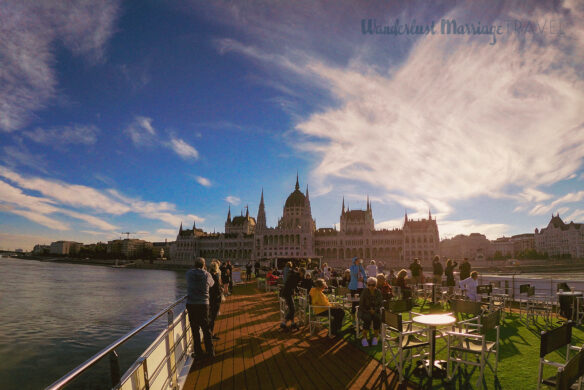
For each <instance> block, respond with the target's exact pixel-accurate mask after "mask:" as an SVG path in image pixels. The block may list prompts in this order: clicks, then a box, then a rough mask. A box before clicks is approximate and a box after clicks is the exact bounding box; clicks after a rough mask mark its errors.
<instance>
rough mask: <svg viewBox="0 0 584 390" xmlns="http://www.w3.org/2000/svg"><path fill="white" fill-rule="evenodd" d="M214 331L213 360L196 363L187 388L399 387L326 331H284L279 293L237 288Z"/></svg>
mask: <svg viewBox="0 0 584 390" xmlns="http://www.w3.org/2000/svg"><path fill="white" fill-rule="evenodd" d="M215 332H216V333H217V335H218V336H219V337H220V338H221V339H220V340H218V341H216V342H215V353H216V357H215V359H213V360H207V361H201V362H196V363H194V364H193V366H192V367H191V371H190V373H189V375H188V378H187V381H186V383H185V386H184V389H188V390H190V389H374V388H379V389H386V388H391V389H394V388H397V382H396V381H395V378H394V375H393V372H392V371H389V370H388V374H389V378H388V379H387V382H385V381H383V380H382V376H381V375H382V372H383V370H382V369H381V365H380V363H379V362H378V361H377V360H375V359H373V358H372V357H371V356H369V355H367V354H366V353H364V352H363V351H361V350H360V349H359V348H358V347H356V346H355V345H353V344H351V343H348V342H347V341H346V340H343V339H341V338H336V339H329V338H328V337H327V336H326V330H323V331H322V332H321V333H320V334H319V335H316V336H310V335H309V333H308V328H300V330H299V331H296V332H284V331H282V330H281V329H280V328H279V309H278V301H277V299H276V294H275V293H274V292H268V293H263V292H259V291H258V290H257V289H256V287H255V283H253V284H252V283H249V284H243V285H239V286H236V287H235V288H234V294H233V295H232V296H230V297H228V298H227V301H226V302H224V303H223V304H222V306H221V314H220V315H219V317H218V319H217V322H216V325H215ZM385 383H387V385H386V384H385ZM408 388H413V387H408Z"/></svg>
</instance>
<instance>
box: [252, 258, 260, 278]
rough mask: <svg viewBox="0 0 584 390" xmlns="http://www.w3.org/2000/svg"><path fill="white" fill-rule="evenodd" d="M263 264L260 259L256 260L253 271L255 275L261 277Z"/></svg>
mask: <svg viewBox="0 0 584 390" xmlns="http://www.w3.org/2000/svg"><path fill="white" fill-rule="evenodd" d="M261 266H262V265H261V264H260V262H259V261H256V262H255V264H254V265H253V272H254V273H255V277H256V278H257V277H259V276H260V267H261Z"/></svg>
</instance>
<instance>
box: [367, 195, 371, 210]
mask: <svg viewBox="0 0 584 390" xmlns="http://www.w3.org/2000/svg"><path fill="white" fill-rule="evenodd" d="M369 209H370V206H369V194H367V211H369Z"/></svg>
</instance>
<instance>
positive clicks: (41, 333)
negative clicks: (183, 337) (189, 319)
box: [0, 256, 186, 390]
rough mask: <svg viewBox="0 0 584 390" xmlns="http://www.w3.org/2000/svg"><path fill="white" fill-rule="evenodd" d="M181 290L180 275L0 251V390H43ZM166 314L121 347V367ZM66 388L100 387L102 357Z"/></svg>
mask: <svg viewBox="0 0 584 390" xmlns="http://www.w3.org/2000/svg"><path fill="white" fill-rule="evenodd" d="M185 293H186V282H185V280H184V272H175V271H161V270H140V269H127V268H111V267H104V266H92V265H80V264H65V263H53V262H40V261H32V260H19V259H12V258H6V257H2V256H0V362H1V363H0V389H35V390H36V389H42V388H44V387H46V386H48V385H50V384H51V383H53V382H54V381H55V380H57V379H59V378H60V377H61V376H63V375H65V374H66V373H67V372H68V371H70V370H72V369H73V368H75V367H77V366H78V365H79V364H81V363H83V362H84V361H85V360H87V359H88V358H90V357H91V356H93V355H94V354H95V353H97V352H98V351H99V350H101V349H102V348H104V347H106V346H108V345H109V344H111V343H112V342H113V341H115V340H116V339H118V338H119V337H121V336H122V335H124V334H126V333H127V332H129V331H130V330H132V329H134V328H135V327H137V326H138V325H140V324H142V323H143V322H144V321H146V320H147V319H149V318H150V317H152V316H153V315H154V314H156V313H158V312H159V311H161V310H162V309H164V308H165V307H166V306H168V305H169V304H171V303H172V302H174V301H176V300H177V299H178V298H180V297H181V296H183V295H184V294H185ZM165 321H166V316H163V318H162V319H161V320H159V321H157V322H156V323H155V324H154V326H153V327H151V328H149V330H148V331H146V332H144V333H143V334H141V335H140V336H138V337H137V338H136V339H135V340H131V341H129V342H128V343H126V344H125V345H124V346H122V347H121V348H120V350H119V351H118V353H119V355H120V362H121V369H122V372H124V371H125V370H126V369H127V368H128V367H129V365H130V364H131V363H132V362H133V361H134V360H135V359H136V358H137V357H138V355H139V354H140V353H141V352H142V351H143V350H144V349H145V348H146V347H147V346H148V345H149V344H150V343H151V342H152V340H153V339H154V338H155V336H156V335H157V334H158V333H159V332H160V331H161V330H162V329H163V327H164V326H165ZM104 360H105V361H104V362H103V363H102V364H98V365H97V366H95V368H94V369H92V370H90V372H89V373H88V374H86V375H84V376H82V377H80V378H79V379H78V380H76V381H75V382H74V383H73V384H72V385H71V386H69V387H67V388H68V389H106V388H111V385H110V383H109V362H108V360H107V359H104Z"/></svg>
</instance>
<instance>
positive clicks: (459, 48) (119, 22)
mask: <svg viewBox="0 0 584 390" xmlns="http://www.w3.org/2000/svg"><path fill="white" fill-rule="evenodd" d="M454 24H456V25H457V30H454ZM0 25H1V26H2V28H1V29H0V69H1V70H0V249H10V250H13V249H16V248H22V249H25V250H29V249H32V247H33V246H34V245H35V244H49V243H50V242H52V241H57V240H73V241H78V242H83V243H93V242H98V241H108V240H112V239H117V238H120V237H124V238H125V237H130V238H140V239H145V240H149V241H163V240H164V239H168V240H169V241H171V240H174V239H175V238H176V235H177V231H178V227H179V226H180V224H181V223H182V224H183V226H184V227H186V228H191V227H192V226H193V224H196V226H197V227H198V228H203V229H204V230H205V231H208V232H213V231H217V232H223V231H224V223H225V219H226V216H227V211H228V208H229V207H230V208H231V212H232V215H238V214H240V213H245V210H246V208H249V212H250V215H252V216H256V215H257V210H258V206H259V201H260V195H261V193H262V190H263V192H264V199H265V204H266V216H267V223H268V226H275V225H276V224H277V222H278V218H280V217H281V216H282V209H283V206H284V202H285V200H286V198H287V196H288V195H289V194H290V193H291V192H292V191H293V189H294V184H295V182H296V175H297V173H298V176H299V181H300V185H301V187H302V189H303V190H305V189H306V188H307V187H308V189H309V193H310V200H311V204H312V213H313V218H315V220H316V224H317V227H319V228H321V227H333V226H337V227H338V224H339V217H340V212H341V203H342V200H343V197H344V199H345V204H346V205H348V206H349V208H350V209H365V207H366V199H367V196H369V197H370V199H371V201H372V208H373V216H374V219H375V224H376V227H377V228H379V229H382V228H401V227H402V225H403V219H404V213H405V212H407V213H408V216H409V217H410V218H414V219H417V218H424V217H427V215H428V211H431V212H432V216H433V217H436V219H437V222H438V227H439V231H440V236H441V238H448V237H453V236H455V235H457V234H470V233H474V232H477V233H482V234H485V235H486V236H487V237H488V238H489V239H495V238H497V237H501V236H510V235H514V234H521V233H529V232H533V231H534V230H535V228H542V227H545V226H546V225H547V223H548V222H549V220H550V218H551V215H552V214H556V213H559V214H560V216H561V217H562V218H563V219H564V221H565V222H569V221H572V220H573V221H574V222H584V167H583V164H582V162H583V159H584V82H583V79H584V3H582V2H581V1H577V0H569V1H543V0H542V1H501V0H498V1H497V0H488V1H476V0H474V1H466V2H465V1H446V0H443V1H440V0H438V1H433V2H428V1H405V0H404V1H396V0H392V1H375V0H374V1H371V0H368V1H354V0H350V1H349V0H339V1H334V2H330V1H314V0H298V1H293V2H284V1H265V0H249V1H237V2H233V1H214V2H203V1H150V0H141V1H116V0H104V1H99V2H95V1H85V0H68V1H64V0H63V1H57V0H54V1H42V2H39V1H32V0H26V1H22V0H1V1H0ZM415 26H419V28H418V32H421V33H420V34H414V32H415V31H416V28H415ZM448 27H450V28H451V29H452V30H451V31H450V33H448ZM406 28H407V30H406ZM455 31H456V32H457V33H454V32H455ZM473 31H474V32H477V31H478V32H481V34H478V33H473ZM124 232H127V233H129V234H124Z"/></svg>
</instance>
